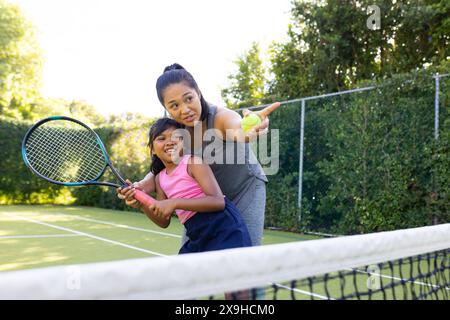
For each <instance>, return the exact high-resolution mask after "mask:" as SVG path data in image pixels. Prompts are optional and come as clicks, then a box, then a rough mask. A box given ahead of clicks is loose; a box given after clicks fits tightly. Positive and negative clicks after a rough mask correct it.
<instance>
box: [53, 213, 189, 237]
mask: <svg viewBox="0 0 450 320" xmlns="http://www.w3.org/2000/svg"><path fill="white" fill-rule="evenodd" d="M59 215H60V214H58V216H59ZM62 215H64V216H66V217H75V218H77V219H79V220H85V221H91V222H95V223H101V224H106V225H110V226H113V227H118V228H124V229H129V230H136V231H143V232H148V233H154V234H158V235H162V236H168V237H174V238H181V236H180V235H178V234H174V233H167V232H161V231H155V230H151V229H144V228H139V227H132V226H129V225H126V224H117V223H113V222H108V221H103V220H97V219H91V218H85V217H82V216H78V215H71V214H70V215H69V214H62Z"/></svg>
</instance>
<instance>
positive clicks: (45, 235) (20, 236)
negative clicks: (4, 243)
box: [0, 233, 81, 240]
mask: <svg viewBox="0 0 450 320" xmlns="http://www.w3.org/2000/svg"><path fill="white" fill-rule="evenodd" d="M80 236H81V235H79V234H72V233H70V234H35V235H17V236H0V240H2V239H34V238H64V237H80Z"/></svg>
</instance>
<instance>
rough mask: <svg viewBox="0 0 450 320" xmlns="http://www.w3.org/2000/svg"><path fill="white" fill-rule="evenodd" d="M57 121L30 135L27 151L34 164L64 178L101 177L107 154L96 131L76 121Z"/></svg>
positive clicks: (49, 174) (50, 175) (58, 178)
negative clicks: (61, 122) (72, 122)
mask: <svg viewBox="0 0 450 320" xmlns="http://www.w3.org/2000/svg"><path fill="white" fill-rule="evenodd" d="M54 122H55V121H52V122H51V124H50V123H46V124H49V125H46V124H44V125H42V126H40V127H38V128H36V129H35V130H34V131H33V132H32V134H31V136H30V137H29V139H28V141H27V143H26V152H27V158H28V161H29V163H30V165H31V166H32V167H33V168H34V169H35V170H36V171H37V172H38V173H40V174H41V175H43V176H46V177H47V178H50V179H52V180H56V181H60V182H83V181H90V180H94V179H96V178H98V176H99V175H100V173H101V172H102V171H103V169H104V167H105V158H104V155H103V152H102V150H101V147H100V146H99V144H98V142H97V138H96V136H95V134H94V133H92V132H91V131H90V130H88V129H86V128H84V127H83V126H81V125H78V124H75V123H74V124H71V125H70V126H68V124H67V123H65V124H64V125H63V126H62V125H58V124H55V123H54ZM64 122H67V121H64Z"/></svg>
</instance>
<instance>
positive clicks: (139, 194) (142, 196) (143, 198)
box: [134, 189, 156, 206]
mask: <svg viewBox="0 0 450 320" xmlns="http://www.w3.org/2000/svg"><path fill="white" fill-rule="evenodd" d="M134 197H135V198H136V200H137V201H139V202H140V203H142V204H143V205H144V206H149V205H152V204H154V203H155V202H156V200H155V199H153V198H152V197H150V196H149V195H147V194H146V193H145V192H143V191H141V190H138V189H136V193H135V194H134Z"/></svg>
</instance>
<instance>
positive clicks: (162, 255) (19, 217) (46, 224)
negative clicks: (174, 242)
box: [4, 212, 167, 257]
mask: <svg viewBox="0 0 450 320" xmlns="http://www.w3.org/2000/svg"><path fill="white" fill-rule="evenodd" d="M4 214H6V215H7V216H10V217H14V218H18V219H21V220H25V221H28V222H33V223H36V224H40V225H43V226H46V227H50V228H54V229H58V230H63V231H67V232H71V233H74V234H77V235H81V236H85V237H89V238H92V239H96V240H100V241H103V242H108V243H112V244H115V245H118V246H121V247H125V248H128V249H132V250H136V251H140V252H144V253H149V254H153V255H155V256H160V257H167V255H164V254H161V253H158V252H154V251H150V250H147V249H142V248H139V247H135V246H132V245H128V244H125V243H122V242H118V241H114V240H110V239H106V238H103V237H98V236H94V235H92V234H89V233H86V232H81V231H78V230H73V229H69V228H64V227H60V226H57V225H54V224H50V223H46V222H42V221H38V220H34V219H31V218H25V217H22V216H18V215H16V214H11V213H8V212H5V213H4Z"/></svg>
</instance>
